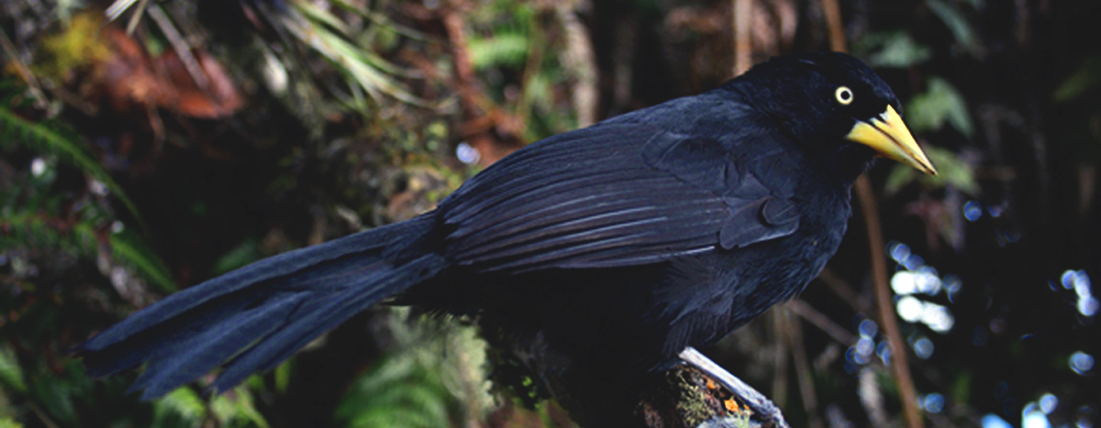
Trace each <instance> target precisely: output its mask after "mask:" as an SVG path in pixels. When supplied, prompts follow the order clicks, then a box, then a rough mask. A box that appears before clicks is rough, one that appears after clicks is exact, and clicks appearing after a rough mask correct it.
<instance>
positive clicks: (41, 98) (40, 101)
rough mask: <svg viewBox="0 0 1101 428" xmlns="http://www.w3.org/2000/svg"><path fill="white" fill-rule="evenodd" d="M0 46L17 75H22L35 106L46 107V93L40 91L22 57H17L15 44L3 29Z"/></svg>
mask: <svg viewBox="0 0 1101 428" xmlns="http://www.w3.org/2000/svg"><path fill="white" fill-rule="evenodd" d="M0 46H3V48H4V55H6V56H7V57H8V61H10V64H12V65H15V70H16V71H17V72H18V73H19V77H22V78H23V81H24V82H26V83H27V88H29V89H30V92H31V96H32V97H34V106H35V108H38V109H42V110H45V109H46V107H47V103H46V95H45V94H43V93H42V89H41V88H40V87H39V86H38V80H37V79H35V78H34V74H32V73H31V69H30V68H28V67H27V65H26V64H23V61H22V59H20V58H19V52H17V51H16V49H15V45H14V44H13V43H12V42H11V40H10V39H8V33H5V32H4V31H0Z"/></svg>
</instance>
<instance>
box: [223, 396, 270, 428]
mask: <svg viewBox="0 0 1101 428" xmlns="http://www.w3.org/2000/svg"><path fill="white" fill-rule="evenodd" d="M210 409H211V412H212V413H213V414H214V417H215V418H217V419H218V421H219V423H220V425H221V426H223V427H244V426H255V427H260V428H268V422H267V420H265V419H264V417H263V416H262V415H260V412H259V411H258V410H256V404H255V403H254V402H253V399H252V393H251V392H249V390H248V388H247V387H245V386H238V387H236V388H234V389H233V393H232V394H221V395H218V396H215V397H214V398H213V401H212V402H211V403H210Z"/></svg>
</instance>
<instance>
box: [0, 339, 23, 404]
mask: <svg viewBox="0 0 1101 428" xmlns="http://www.w3.org/2000/svg"><path fill="white" fill-rule="evenodd" d="M0 382H3V384H4V387H5V388H8V389H11V390H13V391H15V392H19V393H26V392H27V384H25V383H23V369H21V368H20V367H19V361H18V360H16V359H15V352H14V351H12V349H11V346H9V345H8V344H7V343H5V344H3V345H0Z"/></svg>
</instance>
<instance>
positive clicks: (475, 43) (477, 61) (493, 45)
mask: <svg viewBox="0 0 1101 428" xmlns="http://www.w3.org/2000/svg"><path fill="white" fill-rule="evenodd" d="M467 49H468V51H469V52H470V63H471V64H472V65H473V66H474V68H476V69H479V70H483V69H486V68H490V67H494V66H509V67H521V66H523V65H524V61H526V60H527V56H528V38H527V36H525V35H523V34H519V33H504V34H496V35H494V36H493V37H486V38H471V39H470V42H469V44H467Z"/></svg>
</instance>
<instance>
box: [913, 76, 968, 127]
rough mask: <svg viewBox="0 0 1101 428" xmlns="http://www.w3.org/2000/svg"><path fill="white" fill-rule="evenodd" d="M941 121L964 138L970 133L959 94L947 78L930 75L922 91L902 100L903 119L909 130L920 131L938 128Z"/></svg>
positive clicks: (966, 114) (965, 104)
mask: <svg viewBox="0 0 1101 428" xmlns="http://www.w3.org/2000/svg"><path fill="white" fill-rule="evenodd" d="M945 121H947V122H948V123H949V124H951V125H952V127H954V128H956V130H957V131H960V133H962V134H963V135H965V136H967V137H968V138H970V137H971V136H972V134H974V126H973V125H972V123H971V116H970V115H968V113H967V103H966V101H964V98H963V95H961V94H960V93H959V91H957V90H956V88H955V87H953V86H952V84H950V83H948V81H947V80H944V79H942V78H939V77H930V78H929V81H928V89H927V90H926V91H925V93H922V94H919V95H917V96H915V97H914V98H913V99H912V100H910V102H909V103H907V104H906V123H907V124H908V125H909V127H910V130H911V131H913V132H916V133H920V132H927V131H937V130H940V128H941V127H942V126H944V123H945Z"/></svg>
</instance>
